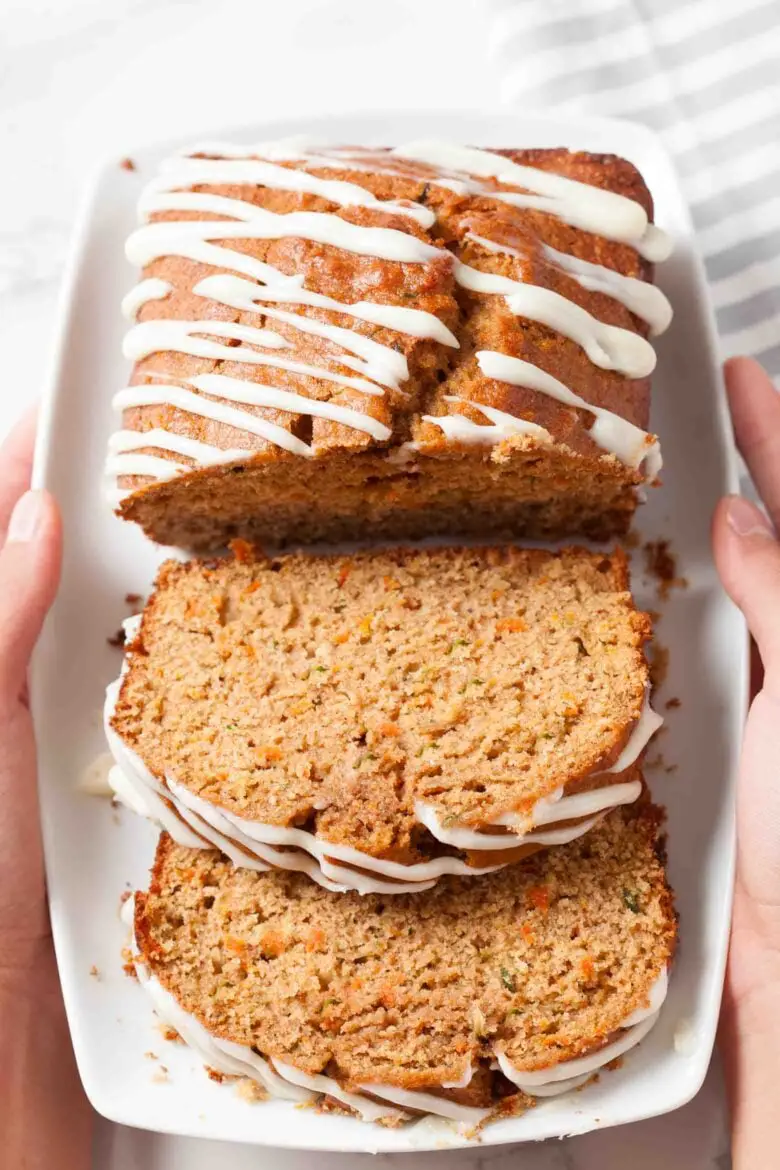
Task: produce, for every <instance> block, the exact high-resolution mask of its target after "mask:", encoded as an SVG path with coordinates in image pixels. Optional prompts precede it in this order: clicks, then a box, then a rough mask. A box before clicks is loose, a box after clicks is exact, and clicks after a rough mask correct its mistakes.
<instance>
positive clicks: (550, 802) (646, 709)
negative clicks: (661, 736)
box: [104, 617, 663, 894]
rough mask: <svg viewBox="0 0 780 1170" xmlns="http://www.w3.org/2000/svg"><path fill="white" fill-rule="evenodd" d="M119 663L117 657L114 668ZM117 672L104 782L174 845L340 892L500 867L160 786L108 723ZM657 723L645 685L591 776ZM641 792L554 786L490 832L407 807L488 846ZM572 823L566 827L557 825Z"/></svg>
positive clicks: (586, 822) (529, 836)
mask: <svg viewBox="0 0 780 1170" xmlns="http://www.w3.org/2000/svg"><path fill="white" fill-rule="evenodd" d="M139 625H140V617H135V618H130V619H129V620H128V621H127V622H125V636H126V638H127V641H128V643H131V642H132V639H133V638H134V637H135V635H136V633H137V631H138V628H139ZM126 669H127V660H126V659H125V662H124V663H123V667H122V675H123V674H124V672H125V670H126ZM122 675H120V677H119V678H118V679H117V680H116V681H115V682H113V683H111V684H110V686H109V687H108V688H107V690H106V702H105V708H104V726H105V733H106V739H107V741H108V746H109V748H110V750H111V753H112V755H113V757H114V760H115V761H116V767H115V768H113V769H112V770H111V772H110V773H109V777H108V780H109V784H110V785H111V787H112V789H113V790H114V792H115V794H116V796H117V798H118V799H119V800H121V801H122V802H123V803H124V804H126V805H127V806H128V807H129V808H131V809H132V810H133V811H134V812H137V813H139V814H140V815H142V816H146V817H149V818H150V819H151V820H154V821H156V822H157V823H158V824H160V825H161V826H162V827H163V828H164V829H165V830H166V831H167V832H168V833H169V834H170V836H171V837H173V839H174V840H175V841H177V842H179V843H180V844H182V845H186V846H188V847H189V848H208V847H214V848H217V849H220V850H221V851H222V852H223V853H224V854H225V855H226V856H227V857H229V858H230V859H231V861H232V862H233V863H234V865H237V866H243V867H245V868H249V869H255V870H259V871H263V870H266V869H268V868H269V867H276V868H280V869H288V870H294V871H296V872H304V873H307V874H308V875H309V877H311V878H312V879H313V880H314V881H316V882H317V883H318V884H319V885H321V886H324V887H325V888H326V889H329V890H332V891H334V892H338V893H341V892H344V891H345V890H357V891H358V892H359V893H361V894H367V893H383V894H398V893H416V892H422V891H424V890H428V889H430V888H431V887H432V886H433V885H435V883H436V881H437V880H438V879H439V878H440V877H442V876H443V875H445V874H457V875H462V876H478V875H481V874H485V873H491V872H492V871H493V870H495V869H500V868H503V865H504V864H507V863H506V862H504V863H500V864H498V865H487V866H472V865H469V864H468V863H467V862H466V861H464V860H462V859H461V858H458V857H438V858H434V859H432V860H430V861H425V862H415V863H413V864H409V865H405V864H402V863H400V862H395V861H387V860H383V859H381V858H376V857H372V856H371V855H370V854H368V853H363V852H361V851H360V850H358V849H354V848H352V847H351V846H347V845H340V844H336V843H333V842H330V841H328V840H327V839H325V838H323V837H320V836H319V835H316V834H314V833H310V832H307V831H306V830H304V829H299V828H289V827H286V826H283V825H271V824H267V823H264V822H261V821H253V820H249V819H248V818H246V817H240V816H237V815H235V814H234V813H231V812H229V811H228V810H227V809H225V808H220V807H217V806H216V805H215V804H213V803H212V802H210V801H206V800H204V799H203V798H202V797H201V796H199V795H198V794H197V793H195V792H193V791H191V790H190V789H189V788H188V787H187V786H186V785H184V784H182V783H180V781H179V780H178V779H177V778H176V777H175V776H174V775H172V774H170V773H169V774H167V775H166V777H165V782H164V783H162V782H161V781H160V780H158V779H157V777H156V776H154V774H153V773H152V772H151V771H150V770H149V768H148V767H147V766H146V764H145V763H144V762H143V760H142V759H141V758H140V756H139V755H138V754H137V753H136V752H135V751H133V749H132V748H130V747H129V746H128V745H127V744H126V743H125V742H124V741H123V740H122V739H121V737H120V736H119V735H117V733H116V732H115V731H114V729H113V727H112V726H111V718H112V716H113V713H114V710H115V707H116V703H117V699H118V697H119V689H120V686H121V682H122ZM662 722H663V720H662V719H661V717H660V716H658V715H657V714H656V713H655V712H654V711H652V709H651V707H650V703H649V697H648V693H647V692H646V693H645V698H644V701H643V707H642V713H641V715H640V718H639V719H638V721H637V723H636V724H635V726H634V728H633V729H632V731H631V734H630V735H629V738H628V741H627V743H626V745H625V747H624V748H623V751H622V752H621V754H620V756H619V758H618V760H617V761H616V763H615V764H614V765H613V766H612V767H611V768H609V769H606V770H605V772H603V773H601V774H600V775H606V774H607V773H609V772H613V773H614V772H618V771H621V770H622V769H623V768H625V767H628V766H629V765H630V764H631V763H633V762H634V761H635V760H636V759H637V758H638V756H639V754H640V752H641V751H642V750H643V749H644V747H645V746H646V745H647V742H648V740H649V739H650V737H651V735H652V734H653V733H654V731H655V730H657V728H658V727H659V726H660V724H661V723H662ZM641 790H642V785H641V783H640V782H639V781H638V780H634V781H630V782H627V783H626V782H618V783H615V784H609V785H603V786H602V787H599V788H595V789H592V790H589V791H587V792H583V793H575V794H574V795H570V796H564V794H563V789H562V788H559V789H557V790H556V791H555V792H554V793H552V794H551V795H550V796H548V797H544V798H542V799H540V800H538V801H537V802H536V804H535V805H534V807H533V809H532V811H531V813H530V815H529V816H526V817H521V816H519V815H518V814H517V813H512V812H509V813H504V814H502V815H501V816H498V817H496V818H495V819H494V820H493V821H492V822H490V825H491V826H495V827H496V828H499V829H503V830H505V831H504V832H500V833H490V832H479V831H476V830H473V829H469V828H461V827H457V826H446V825H444V824H442V822H441V819H440V817H439V816H438V814H437V812H436V809H435V808H434V807H433V806H432V805H428V804H425V803H424V802H422V801H418V802H417V803H416V804H415V815H416V816H417V819H418V821H419V822H420V824H422V825H424V826H425V827H426V828H427V829H428V831H429V832H430V833H431V835H432V836H433V837H434V838H436V840H438V841H440V842H441V843H442V844H445V845H451V846H453V847H454V848H457V849H461V850H473V851H485V852H488V853H489V852H491V851H496V850H502V849H510V848H513V847H517V846H522V845H543V846H547V845H562V844H565V843H567V842H569V841H573V840H575V839H576V838H577V837H580V836H582V835H583V834H584V833H587V832H588V831H589V830H590V829H591V828H592V827H593V826H594V825H595V824H597V823H598V821H599V820H600V819H601V817H603V816H604V815H605V814H606V813H607V812H608V811H609V810H610V809H613V808H617V807H618V806H619V805H623V804H630V803H632V802H633V801H635V800H636V799H637V798H638V797H639V794H640V792H641ZM572 820H575V823H574V824H570V823H566V822H570V821H572ZM361 871H368V872H361Z"/></svg>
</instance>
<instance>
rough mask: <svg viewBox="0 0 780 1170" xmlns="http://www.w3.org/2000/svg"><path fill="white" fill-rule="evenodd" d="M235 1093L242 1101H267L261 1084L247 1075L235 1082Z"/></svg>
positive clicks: (266, 1094)
mask: <svg viewBox="0 0 780 1170" xmlns="http://www.w3.org/2000/svg"><path fill="white" fill-rule="evenodd" d="M236 1094H237V1096H239V1097H240V1098H241V1100H242V1101H267V1100H268V1093H267V1092H266V1090H265V1089H264V1088H263V1086H262V1085H258V1083H257V1082H256V1081H252V1080H250V1079H249V1077H241V1078H240V1080H239V1081H238V1082H237V1083H236Z"/></svg>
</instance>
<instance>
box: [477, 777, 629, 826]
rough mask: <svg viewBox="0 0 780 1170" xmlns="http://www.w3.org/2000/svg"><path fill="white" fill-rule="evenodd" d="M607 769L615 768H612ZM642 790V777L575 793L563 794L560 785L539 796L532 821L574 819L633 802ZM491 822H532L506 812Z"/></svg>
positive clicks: (540, 823) (547, 823)
mask: <svg viewBox="0 0 780 1170" xmlns="http://www.w3.org/2000/svg"><path fill="white" fill-rule="evenodd" d="M608 770H609V771H610V772H611V771H612V769H611V768H610V769H608ZM641 791H642V784H641V781H639V780H626V781H625V782H623V783H621V784H607V785H605V786H604V787H602V788H589V789H588V791H587V792H575V793H574V795H573V796H564V795H563V789H562V788H558V789H556V791H555V792H554V793H553V795H552V796H543V797H542V798H541V800H537V802H536V804H535V805H534V807H533V812H532V813H531V817H530V823H531V824H532V825H534V826H538V825H549V824H557V823H558V822H559V821H564V820H574V819H575V818H577V817H590V816H595V815H596V813H603V812H607V811H608V810H609V809H612V808H619V807H620V806H621V805H623V804H633V803H634V801H635V800H636V799H637V798H638V797H639V794H640V792H641ZM492 823H493V824H494V825H510V826H512V827H513V828H514V827H520V826H523V827H524V826H525V825H527V824H528V823H529V819H528V818H523V817H520V816H518V815H517V813H503V814H502V815H501V816H499V817H496V819H495V820H494V821H493V822H492Z"/></svg>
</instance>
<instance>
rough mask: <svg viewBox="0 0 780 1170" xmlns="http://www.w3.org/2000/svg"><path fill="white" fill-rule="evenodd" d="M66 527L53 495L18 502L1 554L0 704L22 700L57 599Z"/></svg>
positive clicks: (37, 493)
mask: <svg viewBox="0 0 780 1170" xmlns="http://www.w3.org/2000/svg"><path fill="white" fill-rule="evenodd" d="M61 557H62V526H61V522H60V514H59V509H58V508H57V505H56V503H55V501H54V498H53V496H51V495H49V493H48V492H43V491H35V492H25V494H24V495H23V496H22V497H21V498H20V499H19V500H17V502H16V506H15V507H14V510H13V512H12V513H11V519H10V521H9V524H8V534H7V537H6V542H5V546H4V548H3V549H2V551H1V552H0V704H2V705H6V704H7V703H9V702H13V701H14V700H16V699H17V698H18V696H19V693H20V691H21V690H22V687H23V686H24V682H25V677H26V673H27V664H28V662H29V660H30V655H31V654H32V651H33V647H34V646H35V643H36V640H37V638H38V635H39V634H40V632H41V626H42V625H43V619H44V618H45V617H46V613H47V611H48V609H49V606H50V605H51V603H52V601H53V600H54V595H55V593H56V591H57V584H58V581H59V576H60V562H61Z"/></svg>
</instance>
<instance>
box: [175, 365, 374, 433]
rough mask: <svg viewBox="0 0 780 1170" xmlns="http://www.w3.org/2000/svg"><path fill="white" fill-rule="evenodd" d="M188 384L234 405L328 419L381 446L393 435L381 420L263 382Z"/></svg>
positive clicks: (201, 378) (210, 377)
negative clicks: (274, 409)
mask: <svg viewBox="0 0 780 1170" xmlns="http://www.w3.org/2000/svg"><path fill="white" fill-rule="evenodd" d="M320 376H322V375H320ZM187 380H188V382H189V384H190V385H191V386H194V387H195V389H196V390H202V391H203V393H204V394H214V395H217V396H218V397H220V398H227V399H229V400H230V401H231V402H240V403H243V404H247V405H250V406H271V407H275V408H276V409H277V410H284V411H288V412H289V413H290V414H308V415H311V416H312V417H313V418H327V419H330V420H331V421H332V422H337V423H342V424H343V425H344V426H347V427H351V428H352V430H353V431H364V432H365V433H366V434H367V435H371V436H372V437H373V438H374V439H377V440H379V441H380V442H381V441H383V440H385V439H389V438H390V435H391V433H392V432H391V430H390V428H389V427H388V426H385V424H384V423H383V422H379V420H378V419H375V418H372V417H371V415H370V414H363V413H362V412H361V411H359V410H352V409H351V408H350V407H348V406H339V405H338V403H336V402H323V401H320V400H319V399H317V398H307V397H305V396H304V395H303V394H295V393H293V392H292V391H291V390H277V389H276V387H275V386H264V385H263V384H262V383H260V382H245V381H244V380H243V379H242V378H230V377H228V376H227V375H225V374H198V375H197V376H196V377H194V378H189V379H187Z"/></svg>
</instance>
